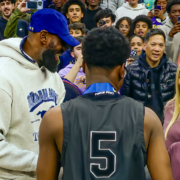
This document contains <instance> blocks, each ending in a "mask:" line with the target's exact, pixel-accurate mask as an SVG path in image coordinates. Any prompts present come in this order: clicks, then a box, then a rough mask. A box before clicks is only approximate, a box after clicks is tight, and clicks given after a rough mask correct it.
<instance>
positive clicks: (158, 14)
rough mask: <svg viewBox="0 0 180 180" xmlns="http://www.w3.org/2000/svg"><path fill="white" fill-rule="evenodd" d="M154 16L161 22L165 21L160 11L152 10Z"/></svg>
mask: <svg viewBox="0 0 180 180" xmlns="http://www.w3.org/2000/svg"><path fill="white" fill-rule="evenodd" d="M154 16H155V17H158V18H160V19H161V20H162V21H164V20H165V19H166V17H165V16H164V13H163V10H160V9H154Z"/></svg>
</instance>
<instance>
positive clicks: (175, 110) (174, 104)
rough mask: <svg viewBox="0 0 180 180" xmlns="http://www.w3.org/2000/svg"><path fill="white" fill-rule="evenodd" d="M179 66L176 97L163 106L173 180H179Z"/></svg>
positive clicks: (179, 69)
mask: <svg viewBox="0 0 180 180" xmlns="http://www.w3.org/2000/svg"><path fill="white" fill-rule="evenodd" d="M179 106H180V66H179V67H178V69H177V73H176V95H175V96H174V98H173V99H172V100H170V101H169V102H168V103H167V105H166V106H165V110H164V114H165V119H164V125H163V129H164V133H165V144H166V148H167V150H168V153H169V155H170V158H171V167H172V172H173V176H174V179H175V180H179V179H180V171H179V169H180V116H179V114H180V108H179Z"/></svg>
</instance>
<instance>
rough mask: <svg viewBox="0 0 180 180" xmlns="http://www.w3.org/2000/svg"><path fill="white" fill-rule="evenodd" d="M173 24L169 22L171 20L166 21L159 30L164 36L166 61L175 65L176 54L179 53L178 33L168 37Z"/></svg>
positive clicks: (179, 41) (179, 34)
mask: <svg viewBox="0 0 180 180" xmlns="http://www.w3.org/2000/svg"><path fill="white" fill-rule="evenodd" d="M173 26H174V25H173V23H172V22H171V19H168V20H167V22H166V24H164V25H163V26H160V29H162V30H163V31H164V33H165V35H166V49H165V52H166V55H167V58H168V60H170V61H173V62H174V63H177V61H178V52H179V46H180V32H179V33H177V34H175V35H174V37H172V38H171V37H169V32H170V31H171V29H172V28H173Z"/></svg>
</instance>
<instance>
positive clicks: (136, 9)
mask: <svg viewBox="0 0 180 180" xmlns="http://www.w3.org/2000/svg"><path fill="white" fill-rule="evenodd" d="M123 7H124V8H126V9H129V10H132V11H139V10H143V9H146V7H145V6H143V5H142V4H138V6H137V7H136V8H132V7H131V6H130V5H129V2H127V3H124V4H123Z"/></svg>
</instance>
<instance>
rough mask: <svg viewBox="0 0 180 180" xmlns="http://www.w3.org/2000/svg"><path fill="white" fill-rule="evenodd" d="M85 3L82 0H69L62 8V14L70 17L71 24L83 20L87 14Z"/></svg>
mask: <svg viewBox="0 0 180 180" xmlns="http://www.w3.org/2000/svg"><path fill="white" fill-rule="evenodd" d="M85 11H86V8H85V4H84V3H83V2H82V1H81V0H68V1H67V2H66V3H65V4H64V6H63V9H62V14H63V15H64V16H65V17H66V18H67V19H68V21H69V24H71V23H75V22H82V19H83V17H84V16H85Z"/></svg>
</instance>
